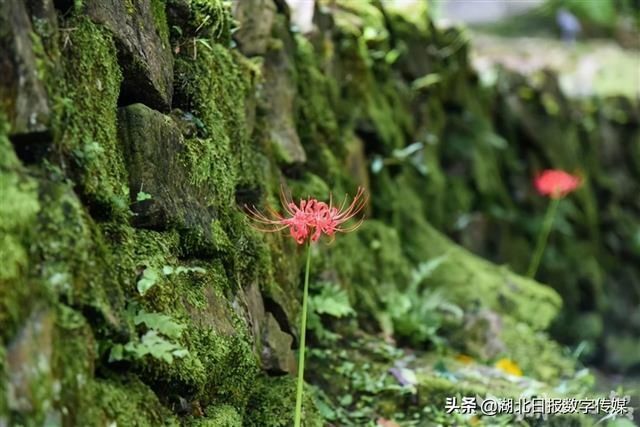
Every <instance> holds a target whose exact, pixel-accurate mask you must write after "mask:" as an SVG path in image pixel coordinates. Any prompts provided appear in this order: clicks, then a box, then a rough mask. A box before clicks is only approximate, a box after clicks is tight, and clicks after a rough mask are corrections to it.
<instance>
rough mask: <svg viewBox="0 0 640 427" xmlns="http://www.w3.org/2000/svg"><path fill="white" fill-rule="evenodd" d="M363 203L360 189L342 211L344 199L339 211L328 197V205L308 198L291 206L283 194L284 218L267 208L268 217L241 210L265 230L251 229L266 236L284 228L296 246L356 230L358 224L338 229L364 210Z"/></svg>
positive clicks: (260, 213) (255, 210)
mask: <svg viewBox="0 0 640 427" xmlns="http://www.w3.org/2000/svg"><path fill="white" fill-rule="evenodd" d="M367 200H368V198H367V197H366V195H365V192H364V189H363V188H362V187H359V188H358V192H357V193H356V196H355V197H354V198H353V200H352V201H351V204H350V205H349V206H347V207H346V208H345V205H346V203H347V196H345V198H344V201H343V202H342V204H341V205H340V207H339V208H337V207H335V206H333V201H332V198H331V197H330V201H329V204H326V203H325V202H319V201H318V200H317V199H314V198H311V197H309V198H307V199H300V203H299V205H296V204H295V202H293V201H292V200H291V199H288V198H287V196H286V195H285V194H284V191H281V193H280V201H281V203H282V208H283V209H284V211H285V215H284V216H283V215H282V214H280V213H278V212H276V211H275V210H273V209H271V208H267V212H268V214H269V215H268V216H267V215H265V214H264V213H262V212H260V211H258V210H257V209H256V208H255V206H251V207H249V206H245V208H246V210H247V211H248V212H249V214H250V217H251V219H253V220H254V221H256V222H258V223H260V224H263V225H265V226H266V228H264V227H254V228H256V229H258V230H260V231H266V232H276V231H281V230H284V229H285V228H288V229H289V233H290V234H291V237H293V238H294V239H295V240H296V242H297V243H298V244H303V243H304V242H305V241H306V240H307V239H308V238H310V239H311V241H312V242H315V241H317V240H318V239H319V238H320V236H321V235H322V233H324V234H326V235H327V236H331V237H333V236H334V235H335V233H336V232H343V233H346V232H350V231H353V230H355V229H356V228H358V227H359V226H360V224H361V223H362V220H360V221H359V222H358V223H357V224H355V225H353V226H351V227H348V228H342V227H341V225H342V224H344V223H345V222H347V221H348V220H350V219H351V218H353V217H354V216H356V215H357V214H358V213H360V212H361V211H362V209H364V207H365V206H366V204H367Z"/></svg>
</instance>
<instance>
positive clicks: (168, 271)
mask: <svg viewBox="0 0 640 427" xmlns="http://www.w3.org/2000/svg"><path fill="white" fill-rule="evenodd" d="M206 272H207V270H205V269H204V268H202V267H184V266H182V265H180V266H178V267H172V266H170V265H165V266H164V267H162V274H164V275H165V276H170V275H172V274H184V273H199V274H204V273H206Z"/></svg>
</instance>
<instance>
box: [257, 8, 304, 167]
mask: <svg viewBox="0 0 640 427" xmlns="http://www.w3.org/2000/svg"><path fill="white" fill-rule="evenodd" d="M274 25H275V27H274V32H275V33H276V34H277V36H278V38H280V40H281V41H282V44H277V45H273V46H270V49H269V51H268V52H267V54H266V56H265V62H264V80H265V81H264V85H263V93H262V99H263V100H264V103H265V105H264V106H263V108H264V110H265V115H266V118H267V121H268V122H269V129H270V138H271V141H272V142H273V143H274V147H275V148H276V150H277V152H278V156H279V159H280V160H281V161H282V162H283V163H285V164H293V163H304V162H306V160H307V155H306V153H305V151H304V148H303V147H302V144H301V143H300V138H299V136H298V132H297V130H296V124H295V120H294V115H293V113H294V101H295V98H296V94H297V91H296V82H295V64H294V62H293V55H294V51H295V42H294V40H293V38H292V37H291V34H290V33H289V29H288V27H287V21H286V20H285V19H284V18H283V17H282V16H278V17H277V19H276V22H275V24H274Z"/></svg>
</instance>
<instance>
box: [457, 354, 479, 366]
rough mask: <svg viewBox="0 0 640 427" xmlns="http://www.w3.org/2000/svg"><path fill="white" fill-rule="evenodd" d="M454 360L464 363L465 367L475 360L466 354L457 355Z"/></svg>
mask: <svg viewBox="0 0 640 427" xmlns="http://www.w3.org/2000/svg"><path fill="white" fill-rule="evenodd" d="M456 360H457V361H458V362H461V363H464V364H465V365H470V364H471V363H473V362H475V359H474V358H473V357H471V356H467V355H466V354H459V355H457V356H456Z"/></svg>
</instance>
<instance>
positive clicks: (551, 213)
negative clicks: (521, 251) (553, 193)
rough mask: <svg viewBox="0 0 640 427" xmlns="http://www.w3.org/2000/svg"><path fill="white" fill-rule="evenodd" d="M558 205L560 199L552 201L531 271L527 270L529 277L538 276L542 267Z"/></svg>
mask: <svg viewBox="0 0 640 427" xmlns="http://www.w3.org/2000/svg"><path fill="white" fill-rule="evenodd" d="M558 204H560V198H559V197H558V198H555V199H551V203H550V204H549V207H548V208H547V213H546V214H545V216H544V222H543V223H542V230H540V234H539V235H538V242H537V243H536V250H535V252H534V253H533V258H531V264H529V269H528V270H527V277H531V278H533V277H534V276H535V275H536V271H538V266H539V265H540V260H541V259H542V254H543V253H544V248H545V246H546V245H547V240H548V239H549V233H551V226H552V225H553V219H554V217H555V216H556V211H557V210H558Z"/></svg>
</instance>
